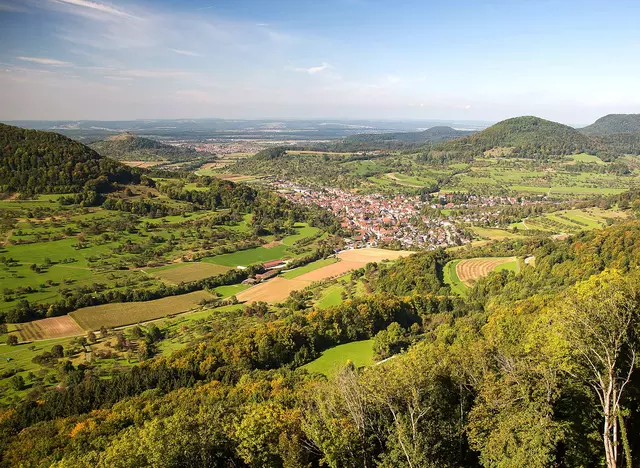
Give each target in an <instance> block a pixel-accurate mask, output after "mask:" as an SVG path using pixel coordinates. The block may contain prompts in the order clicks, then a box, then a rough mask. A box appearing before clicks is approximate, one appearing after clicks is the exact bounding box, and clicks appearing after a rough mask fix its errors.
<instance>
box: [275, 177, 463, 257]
mask: <svg viewBox="0 0 640 468" xmlns="http://www.w3.org/2000/svg"><path fill="white" fill-rule="evenodd" d="M274 185H275V186H276V187H277V188H278V189H279V192H280V193H281V195H282V196H283V197H285V198H287V199H288V200H290V201H292V202H295V203H300V204H304V205H311V204H313V205H317V206H320V207H322V208H325V209H327V210H329V211H331V212H332V213H333V214H334V215H336V216H338V217H340V218H342V227H343V228H345V229H349V230H351V231H353V232H354V233H355V235H354V236H353V238H352V239H351V243H352V244H353V246H354V247H377V246H380V245H384V244H389V243H393V242H399V243H400V244H401V245H402V246H403V247H414V248H427V249H436V248H438V247H448V246H452V245H463V244H466V243H468V242H470V241H471V239H470V237H469V236H466V235H465V234H464V232H463V231H462V230H461V229H460V228H459V227H458V226H457V225H456V224H455V223H453V222H451V221H448V220H443V219H439V218H428V217H425V216H422V215H421V210H422V208H423V207H424V206H425V205H426V204H425V202H423V201H422V200H421V199H420V197H418V196H409V195H397V196H395V197H389V196H385V195H382V194H375V193H374V194H357V193H351V192H347V191H344V190H341V189H337V188H322V189H315V188H311V187H301V186H298V185H295V184H292V183H289V182H275V183H274Z"/></svg>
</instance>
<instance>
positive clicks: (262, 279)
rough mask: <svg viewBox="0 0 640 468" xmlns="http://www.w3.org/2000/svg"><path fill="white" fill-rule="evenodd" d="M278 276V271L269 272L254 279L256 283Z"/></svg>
mask: <svg viewBox="0 0 640 468" xmlns="http://www.w3.org/2000/svg"><path fill="white" fill-rule="evenodd" d="M277 275H278V270H269V271H267V272H266V273H262V274H261V275H256V279H257V280H258V281H264V280H268V279H269V278H273V277H274V276H277Z"/></svg>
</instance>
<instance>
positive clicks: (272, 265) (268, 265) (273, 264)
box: [262, 260, 284, 270]
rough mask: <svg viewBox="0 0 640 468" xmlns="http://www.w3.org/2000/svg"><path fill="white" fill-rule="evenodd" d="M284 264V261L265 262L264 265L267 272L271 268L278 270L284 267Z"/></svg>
mask: <svg viewBox="0 0 640 468" xmlns="http://www.w3.org/2000/svg"><path fill="white" fill-rule="evenodd" d="M283 265H284V262H283V261H282V260H271V261H270V262H265V263H263V264H262V266H263V267H265V268H266V269H267V270H268V269H270V268H277V267H279V266H283Z"/></svg>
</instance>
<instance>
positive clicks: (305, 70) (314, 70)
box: [290, 62, 332, 75]
mask: <svg viewBox="0 0 640 468" xmlns="http://www.w3.org/2000/svg"><path fill="white" fill-rule="evenodd" d="M330 68H332V67H331V65H329V64H328V63H326V62H322V65H320V66H318V67H311V68H290V69H291V70H293V71H297V72H302V73H308V74H309V75H315V74H316V73H321V72H323V71H325V70H328V69H330Z"/></svg>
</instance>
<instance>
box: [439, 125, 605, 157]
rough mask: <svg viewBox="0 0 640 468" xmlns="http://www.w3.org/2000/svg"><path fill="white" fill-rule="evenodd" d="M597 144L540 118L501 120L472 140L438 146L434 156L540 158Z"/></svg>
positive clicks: (590, 149) (577, 151)
mask: <svg viewBox="0 0 640 468" xmlns="http://www.w3.org/2000/svg"><path fill="white" fill-rule="evenodd" d="M596 148H597V144H596V143H595V142H594V141H592V140H591V139H590V138H589V137H587V136H585V135H583V134H582V133H580V132H578V131H577V130H576V129H574V128H572V127H569V126H567V125H563V124H560V123H557V122H551V121H549V120H544V119H541V118H539V117H533V116H524V117H515V118H512V119H507V120H503V121H502V122H498V123H497V124H495V125H492V126H491V127H489V128H487V129H485V130H482V131H481V132H478V133H474V134H473V135H471V136H468V137H465V138H461V139H459V140H453V141H449V142H445V143H441V144H440V145H437V146H436V147H435V148H434V151H436V152H444V153H449V154H451V155H458V156H460V155H466V156H471V157H474V156H479V155H482V154H485V153H487V152H488V153H490V154H491V153H493V154H494V155H496V156H499V155H518V156H520V157H527V158H531V157H539V156H552V155H566V154H574V153H582V152H589V151H594V150H595V149H596Z"/></svg>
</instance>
